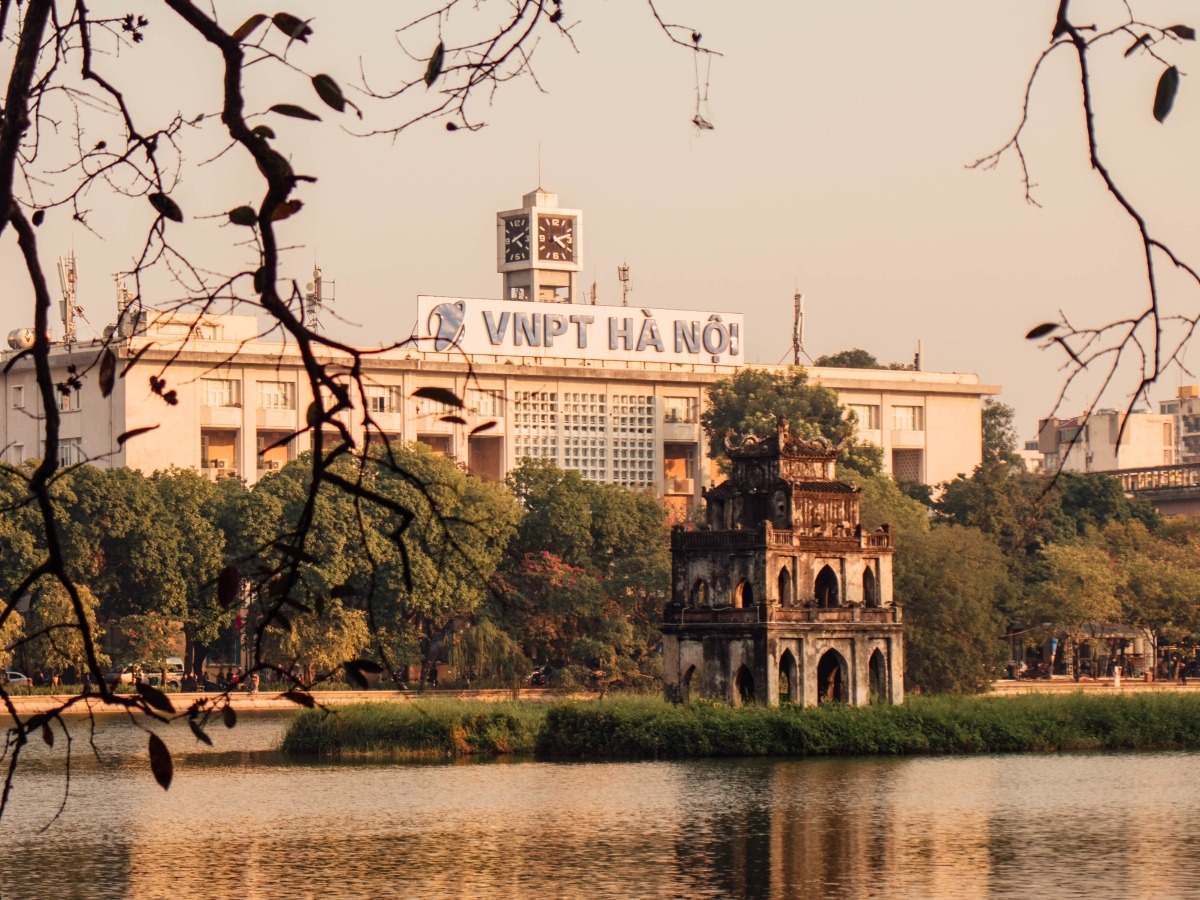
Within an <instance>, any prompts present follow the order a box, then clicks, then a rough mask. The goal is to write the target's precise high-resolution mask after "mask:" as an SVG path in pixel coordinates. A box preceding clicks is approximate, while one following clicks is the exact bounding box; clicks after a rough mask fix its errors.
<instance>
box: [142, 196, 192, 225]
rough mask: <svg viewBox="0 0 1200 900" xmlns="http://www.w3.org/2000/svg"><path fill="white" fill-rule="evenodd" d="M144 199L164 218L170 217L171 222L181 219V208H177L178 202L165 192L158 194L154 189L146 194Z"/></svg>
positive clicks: (180, 220)
mask: <svg viewBox="0 0 1200 900" xmlns="http://www.w3.org/2000/svg"><path fill="white" fill-rule="evenodd" d="M146 199H147V200H149V201H150V205H151V206H153V207H154V209H155V210H156V211H157V212H158V214H159V215H160V216H162V217H163V218H164V219H170V220H171V221H172V222H182V221H183V210H181V209H180V208H179V204H178V203H176V202H175V201H174V200H172V199H171V198H170V197H168V196H167V195H166V194H160V193H158V192H157V191H156V192H154V193H153V194H147V195H146Z"/></svg>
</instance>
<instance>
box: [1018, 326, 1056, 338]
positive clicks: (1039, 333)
mask: <svg viewBox="0 0 1200 900" xmlns="http://www.w3.org/2000/svg"><path fill="white" fill-rule="evenodd" d="M1057 328H1058V323H1057V322H1043V323H1042V324H1041V325H1038V326H1037V327H1036V328H1031V329H1029V334H1027V335H1025V340H1027V341H1036V340H1037V339H1038V338H1043V337H1045V336H1046V335H1048V334H1049V333H1050V332H1052V331H1054V330H1055V329H1057Z"/></svg>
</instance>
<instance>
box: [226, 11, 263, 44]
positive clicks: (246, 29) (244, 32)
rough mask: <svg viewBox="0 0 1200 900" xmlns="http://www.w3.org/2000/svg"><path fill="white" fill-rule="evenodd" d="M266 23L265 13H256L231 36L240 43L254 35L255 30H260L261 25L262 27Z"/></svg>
mask: <svg viewBox="0 0 1200 900" xmlns="http://www.w3.org/2000/svg"><path fill="white" fill-rule="evenodd" d="M265 21H267V17H266V15H264V14H263V13H255V14H254V15H252V16H251V17H250V18H248V19H247V20H246V21H245V22H243V23H242V24H241V25H240V26H239V27H238V30H237V31H235V32H234V33H233V34H231V35H230V37H231V38H233V39H234V40H235V41H238V42H241V41H244V40H245V39H246V38H248V37H250V35H251V34H253V33H254V30H255V29H256V28H258V26H259V25H261V24H262V23H263V22H265Z"/></svg>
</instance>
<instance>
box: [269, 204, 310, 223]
mask: <svg viewBox="0 0 1200 900" xmlns="http://www.w3.org/2000/svg"><path fill="white" fill-rule="evenodd" d="M303 208H304V203H303V201H300V200H284V201H283V202H282V203H280V204H279V205H278V206H276V207H275V209H274V211H273V212H272V213H271V221H272V222H282V221H283V220H284V219H290V218H291V217H292V216H294V215H295V214H296V213H298V212H300V210H302V209H303Z"/></svg>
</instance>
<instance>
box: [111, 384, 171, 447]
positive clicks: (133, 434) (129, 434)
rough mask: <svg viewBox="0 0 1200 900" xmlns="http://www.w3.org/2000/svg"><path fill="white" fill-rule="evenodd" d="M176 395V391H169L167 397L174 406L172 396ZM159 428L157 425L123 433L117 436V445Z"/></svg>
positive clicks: (131, 429)
mask: <svg viewBox="0 0 1200 900" xmlns="http://www.w3.org/2000/svg"><path fill="white" fill-rule="evenodd" d="M174 393H175V392H174V391H169V392H168V395H167V396H166V397H165V399H166V401H167V402H168V403H170V404H171V405H172V406H174V405H175V404H174V403H172V402H171V395H174ZM157 427H158V426H157V425H143V426H142V427H141V428H130V429H129V430H128V431H123V432H121V433H120V434H118V435H117V443H118V444H124V443H125V442H126V441H127V440H129V439H130V438H135V437H137V436H138V435H139V434H145V433H146V432H147V431H153V430H154V429H155V428H157Z"/></svg>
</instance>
